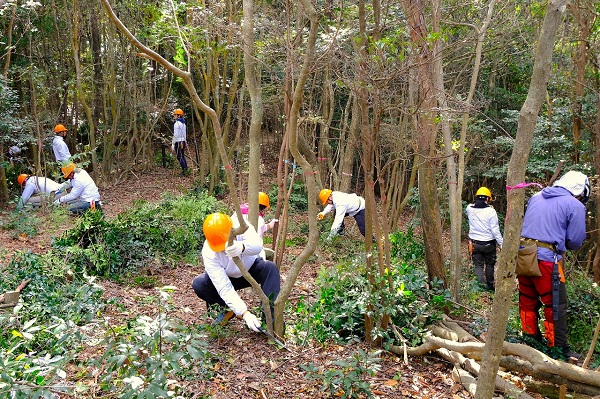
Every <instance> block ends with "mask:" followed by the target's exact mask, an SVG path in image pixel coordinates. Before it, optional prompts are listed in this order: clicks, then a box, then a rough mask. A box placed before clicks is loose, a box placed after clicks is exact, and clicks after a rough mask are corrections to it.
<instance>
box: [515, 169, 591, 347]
mask: <svg viewBox="0 0 600 399" xmlns="http://www.w3.org/2000/svg"><path fill="white" fill-rule="evenodd" d="M590 192H591V188H590V183H589V181H588V178H587V176H586V175H585V174H583V173H581V172H577V171H569V172H567V173H565V174H564V175H563V176H562V177H561V178H560V179H559V180H557V181H556V182H555V183H554V185H552V187H546V188H544V189H543V190H542V191H541V192H539V193H537V194H535V195H533V196H532V197H531V198H530V199H529V201H528V203H527V208H526V211H525V217H524V219H523V228H522V230H521V245H531V244H533V243H535V244H537V247H538V248H537V259H538V266H539V268H540V272H541V276H539V277H529V276H518V280H519V313H520V317H521V328H522V330H523V332H524V333H525V334H529V335H531V336H532V337H533V338H535V339H537V340H539V341H542V336H541V333H540V331H539V328H538V317H539V314H538V310H539V309H540V306H541V305H542V304H543V305H544V317H545V320H544V330H545V331H544V335H545V338H546V344H547V345H548V346H551V347H552V346H554V347H557V348H560V349H561V350H562V352H563V355H564V356H565V357H566V358H576V359H578V358H579V357H580V356H579V354H578V353H575V352H572V351H571V350H570V349H569V345H568V343H567V291H566V288H565V275H564V272H563V267H564V258H563V256H564V253H565V251H566V250H574V249H577V248H579V247H580V246H581V245H582V243H583V240H584V239H585V236H586V233H585V217H586V210H585V203H586V202H587V200H588V199H589V197H590Z"/></svg>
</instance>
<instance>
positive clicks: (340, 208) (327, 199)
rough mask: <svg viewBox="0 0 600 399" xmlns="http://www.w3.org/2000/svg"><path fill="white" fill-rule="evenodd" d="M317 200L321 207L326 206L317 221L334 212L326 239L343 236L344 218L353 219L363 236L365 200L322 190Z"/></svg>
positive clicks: (338, 192) (352, 195)
mask: <svg viewBox="0 0 600 399" xmlns="http://www.w3.org/2000/svg"><path fill="white" fill-rule="evenodd" d="M319 199H320V200H321V203H322V204H323V205H326V206H325V208H324V209H323V211H322V212H319V214H318V215H317V217H318V218H319V220H322V219H323V218H324V217H325V215H327V214H328V213H329V212H331V211H333V210H335V218H334V219H333V223H332V224H331V229H330V231H329V236H328V239H331V238H333V237H335V236H337V235H340V236H343V235H344V232H345V227H344V217H346V216H353V217H354V220H356V225H357V226H358V230H360V234H362V235H363V237H364V236H365V199H364V198H363V197H361V196H359V195H356V194H346V193H343V192H341V191H331V190H329V189H326V188H324V189H323V190H321V191H320V192H319Z"/></svg>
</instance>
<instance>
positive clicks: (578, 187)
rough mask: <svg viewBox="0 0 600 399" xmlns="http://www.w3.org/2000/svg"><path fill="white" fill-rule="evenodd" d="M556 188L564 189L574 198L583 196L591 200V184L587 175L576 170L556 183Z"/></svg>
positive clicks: (566, 174)
mask: <svg viewBox="0 0 600 399" xmlns="http://www.w3.org/2000/svg"><path fill="white" fill-rule="evenodd" d="M554 187H562V188H565V189H567V190H569V192H570V193H571V194H573V196H574V197H578V196H580V195H581V196H583V197H585V198H589V196H590V182H589V181H588V178H587V176H586V175H584V174H583V173H581V172H578V171H576V170H571V171H569V172H567V173H565V174H564V175H563V176H562V177H561V178H560V179H558V180H557V181H556V182H554Z"/></svg>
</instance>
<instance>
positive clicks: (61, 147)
mask: <svg viewBox="0 0 600 399" xmlns="http://www.w3.org/2000/svg"><path fill="white" fill-rule="evenodd" d="M52 151H54V158H56V161H57V162H66V161H68V160H69V158H71V152H70V151H69V147H67V143H65V139H64V138H63V137H62V136H58V135H56V136H54V139H53V140H52Z"/></svg>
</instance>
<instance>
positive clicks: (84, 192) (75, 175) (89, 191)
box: [54, 162, 102, 215]
mask: <svg viewBox="0 0 600 399" xmlns="http://www.w3.org/2000/svg"><path fill="white" fill-rule="evenodd" d="M61 171H62V173H63V177H64V178H65V179H68V180H69V181H70V184H71V191H70V192H69V194H67V195H65V196H63V197H60V198H58V199H57V200H55V201H54V204H55V205H60V204H62V203H68V204H69V205H67V210H68V211H70V212H72V213H74V214H77V215H79V214H82V213H84V212H86V211H88V210H92V211H95V210H98V211H100V212H102V202H101V201H100V192H99V191H98V187H97V186H96V183H94V180H92V178H91V177H90V175H89V174H88V172H86V171H85V170H83V169H81V168H78V167H76V166H75V164H74V163H72V162H70V163H68V164H66V165H64V166H63V167H62V168H61Z"/></svg>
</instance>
